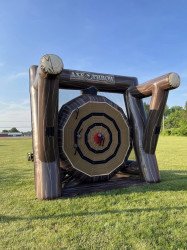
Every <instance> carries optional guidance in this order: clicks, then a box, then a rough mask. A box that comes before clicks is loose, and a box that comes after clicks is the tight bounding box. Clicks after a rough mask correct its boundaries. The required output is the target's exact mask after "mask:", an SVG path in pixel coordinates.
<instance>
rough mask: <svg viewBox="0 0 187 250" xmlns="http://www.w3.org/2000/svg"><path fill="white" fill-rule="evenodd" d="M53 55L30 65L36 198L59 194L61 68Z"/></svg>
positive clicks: (46, 197) (57, 195)
mask: <svg viewBox="0 0 187 250" xmlns="http://www.w3.org/2000/svg"><path fill="white" fill-rule="evenodd" d="M46 58H47V59H48V60H49V58H51V61H50V64H47V63H46V64H45V62H46V60H47V59H46ZM52 58H53V59H52ZM55 58H56V57H52V55H49V56H48V57H46V56H45V58H44V57H42V59H41V63H40V65H39V66H38V68H37V67H36V66H32V67H31V68H30V96H31V109H32V128H33V152H34V163H35V164H34V165H35V190H36V196H37V198H38V199H54V198H57V197H59V196H61V184H60V170H59V155H58V145H57V123H58V122H57V119H58V89H59V77H58V75H59V73H60V72H61V69H60V65H59V60H57V63H56V64H55ZM61 66H62V64H61Z"/></svg>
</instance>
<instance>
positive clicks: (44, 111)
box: [30, 54, 180, 199]
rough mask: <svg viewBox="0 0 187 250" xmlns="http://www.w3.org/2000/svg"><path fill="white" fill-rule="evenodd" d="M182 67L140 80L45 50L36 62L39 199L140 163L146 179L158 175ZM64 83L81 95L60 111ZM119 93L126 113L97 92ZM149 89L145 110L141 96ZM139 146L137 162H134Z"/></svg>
mask: <svg viewBox="0 0 187 250" xmlns="http://www.w3.org/2000/svg"><path fill="white" fill-rule="evenodd" d="M179 84H180V79H179V76H178V75H177V74H176V73H169V74H166V75H164V76H161V77H158V78H155V79H153V80H150V81H148V82H146V83H144V84H140V85H138V81H137V78H135V77H127V76H119V75H109V74H101V73H92V72H84V71H78V70H68V69H64V65H63V62H62V60H61V59H60V58H59V57H58V56H56V55H51V54H48V55H45V56H43V57H42V58H41V60H40V64H39V66H31V68H30V96H31V113H32V132H33V154H34V169H35V190H36V196H37V198H38V199H55V198H57V197H61V196H62V195H63V189H64V186H65V184H64V183H66V185H67V183H68V180H72V179H74V180H75V181H76V182H78V183H87V187H88V188H89V185H93V183H101V182H102V183H104V181H105V183H106V182H109V179H110V178H112V177H113V176H114V175H115V174H116V173H117V172H119V171H125V169H126V167H127V166H128V169H130V168H131V166H132V167H133V166H134V165H136V166H137V167H138V169H139V175H140V176H141V179H143V180H144V181H145V182H147V183H156V182H159V181H160V177H159V170H158V165H157V160H156V156H155V149H156V145H157V141H158V136H159V132H160V127H161V122H162V117H163V113H164V108H165V105H166V101H167V97H168V93H169V90H171V89H175V88H177V87H178V86H179ZM60 89H62V90H63V89H72V90H81V95H80V96H78V97H77V98H75V99H73V100H71V101H69V102H68V103H66V104H64V105H63V106H62V107H61V108H60V110H58V99H59V90H60ZM98 91H102V92H112V93H120V94H122V95H123V96H124V102H125V107H126V113H125V112H124V110H123V109H122V108H121V107H119V106H118V105H117V104H115V103H114V102H112V101H111V100H109V99H107V98H106V97H104V96H101V95H98V94H97V92H98ZM148 96H151V102H150V110H149V113H148V115H146V114H145V110H144V106H143V101H142V99H143V98H145V97H148ZM132 148H133V149H134V152H135V157H136V161H129V160H128V158H129V154H130V152H131V150H132Z"/></svg>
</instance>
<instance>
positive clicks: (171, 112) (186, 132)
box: [144, 102, 187, 136]
mask: <svg viewBox="0 0 187 250" xmlns="http://www.w3.org/2000/svg"><path fill="white" fill-rule="evenodd" d="M144 108H145V111H146V113H147V114H148V112H149V104H147V103H144ZM161 134H163V135H181V136H187V102H186V103H185V107H184V108H183V107H181V106H173V107H171V108H169V107H168V106H167V105H166V107H165V110H164V116H163V121H162V128H161Z"/></svg>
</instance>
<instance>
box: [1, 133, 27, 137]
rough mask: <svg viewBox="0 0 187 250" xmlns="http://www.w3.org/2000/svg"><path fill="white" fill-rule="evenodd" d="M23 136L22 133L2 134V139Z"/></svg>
mask: <svg viewBox="0 0 187 250" xmlns="http://www.w3.org/2000/svg"><path fill="white" fill-rule="evenodd" d="M19 136H23V133H21V132H8V133H0V137H19Z"/></svg>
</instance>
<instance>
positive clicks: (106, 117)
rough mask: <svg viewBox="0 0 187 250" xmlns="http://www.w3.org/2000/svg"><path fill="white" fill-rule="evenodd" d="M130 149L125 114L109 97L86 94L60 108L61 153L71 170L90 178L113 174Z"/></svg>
mask: <svg viewBox="0 0 187 250" xmlns="http://www.w3.org/2000/svg"><path fill="white" fill-rule="evenodd" d="M129 150H130V131H129V126H128V122H127V119H126V117H125V114H124V113H123V111H122V109H121V108H120V107H118V106H117V105H116V104H114V103H113V102H111V101H110V100H108V99H107V98H106V97H102V96H97V95H94V96H93V95H90V94H84V95H82V96H80V97H77V98H75V99H74V100H72V101H70V102H69V103H67V104H65V105H64V106H63V107H62V108H61V110H60V112H59V153H60V158H61V159H62V161H66V162H67V161H68V162H69V168H70V167H71V169H72V170H71V171H72V173H73V172H74V173H75V174H77V175H79V176H80V175H82V176H87V177H89V178H90V177H91V178H92V177H93V178H96V177H101V176H109V175H110V176H111V174H112V173H113V172H114V171H116V170H117V169H118V168H119V167H120V166H121V164H123V162H124V160H125V157H126V156H127V154H128V152H129ZM64 166H65V164H64ZM69 168H68V169H69ZM94 180H95V179H94Z"/></svg>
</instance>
